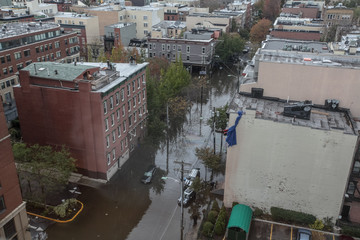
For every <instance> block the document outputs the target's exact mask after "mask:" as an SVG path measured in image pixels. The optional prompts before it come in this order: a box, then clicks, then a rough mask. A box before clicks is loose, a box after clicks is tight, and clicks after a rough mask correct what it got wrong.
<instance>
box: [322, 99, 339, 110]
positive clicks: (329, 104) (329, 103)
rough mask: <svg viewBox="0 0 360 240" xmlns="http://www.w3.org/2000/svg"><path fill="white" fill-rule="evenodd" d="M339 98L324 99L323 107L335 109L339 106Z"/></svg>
mask: <svg viewBox="0 0 360 240" xmlns="http://www.w3.org/2000/svg"><path fill="white" fill-rule="evenodd" d="M339 103H340V101H339V100H336V99H326V100H325V107H326V108H327V109H329V110H336V109H337V108H338V107H339Z"/></svg>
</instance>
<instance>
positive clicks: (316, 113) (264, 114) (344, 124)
mask: <svg viewBox="0 0 360 240" xmlns="http://www.w3.org/2000/svg"><path fill="white" fill-rule="evenodd" d="M288 105H289V103H286V101H285V100H267V99H264V98H251V97H247V96H244V95H239V96H238V97H235V98H234V99H233V101H232V102H231V103H230V106H229V111H230V112H237V111H239V110H243V111H244V110H245V112H246V109H248V110H255V111H256V114H255V118H257V119H263V120H269V121H275V122H279V123H285V124H292V125H293V126H301V127H309V128H313V129H320V130H325V131H331V130H333V131H342V132H343V133H345V134H352V135H357V126H356V123H355V122H354V121H353V119H352V118H351V117H350V116H349V114H348V113H347V110H344V111H329V110H325V109H324V108H325V107H324V106H312V109H311V115H310V120H305V119H300V118H296V119H294V118H293V117H286V116H284V115H283V112H284V106H288Z"/></svg>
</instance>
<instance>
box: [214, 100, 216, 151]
mask: <svg viewBox="0 0 360 240" xmlns="http://www.w3.org/2000/svg"><path fill="white" fill-rule="evenodd" d="M215 110H216V109H215V107H214V119H213V135H214V155H215V154H216V151H215V147H216V144H215V120H216V112H215Z"/></svg>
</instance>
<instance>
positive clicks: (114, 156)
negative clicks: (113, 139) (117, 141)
mask: <svg viewBox="0 0 360 240" xmlns="http://www.w3.org/2000/svg"><path fill="white" fill-rule="evenodd" d="M112 155H113V160H115V159H116V154H115V148H114V149H113V150H112Z"/></svg>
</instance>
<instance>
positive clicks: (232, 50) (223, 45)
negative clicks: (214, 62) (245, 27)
mask: <svg viewBox="0 0 360 240" xmlns="http://www.w3.org/2000/svg"><path fill="white" fill-rule="evenodd" d="M244 46H245V40H244V39H242V38H241V37H240V36H239V34H237V33H236V34H223V35H222V36H221V37H220V39H219V43H218V44H217V45H216V49H215V54H216V55H219V57H220V58H221V60H223V61H226V62H227V61H229V60H231V58H232V57H233V56H234V55H239V54H240V53H241V52H242V50H243V49H244Z"/></svg>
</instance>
